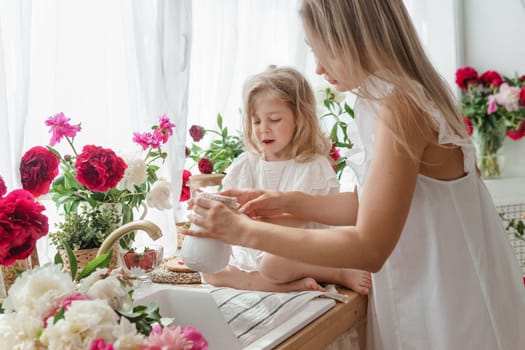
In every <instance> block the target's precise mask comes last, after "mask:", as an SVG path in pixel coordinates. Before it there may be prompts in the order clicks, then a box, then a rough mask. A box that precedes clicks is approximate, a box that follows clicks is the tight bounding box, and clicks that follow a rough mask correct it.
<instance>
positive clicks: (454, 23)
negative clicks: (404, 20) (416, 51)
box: [404, 0, 462, 91]
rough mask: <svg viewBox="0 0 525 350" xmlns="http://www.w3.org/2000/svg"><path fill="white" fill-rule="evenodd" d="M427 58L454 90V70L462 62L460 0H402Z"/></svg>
mask: <svg viewBox="0 0 525 350" xmlns="http://www.w3.org/2000/svg"><path fill="white" fill-rule="evenodd" d="M404 2H405V5H406V7H407V9H408V12H409V13H410V16H411V17H412V21H413V22H414V25H415V27H416V30H417V31H418V34H419V37H420V39H421V41H422V43H423V46H424V48H425V50H426V52H427V54H428V56H429V57H430V60H431V61H432V63H433V64H434V66H435V67H436V69H437V70H438V72H439V73H440V74H441V75H442V76H443V77H444V78H445V80H446V81H447V82H448V84H449V86H450V87H451V89H452V90H453V91H456V90H457V88H456V84H455V81H454V80H455V73H456V69H458V68H459V67H460V65H461V62H462V51H461V24H460V19H461V1H456V0H404Z"/></svg>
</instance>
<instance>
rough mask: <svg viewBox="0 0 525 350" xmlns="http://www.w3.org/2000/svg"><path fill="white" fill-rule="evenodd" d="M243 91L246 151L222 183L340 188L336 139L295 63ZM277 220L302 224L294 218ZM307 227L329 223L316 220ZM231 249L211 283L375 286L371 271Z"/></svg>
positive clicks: (320, 190)
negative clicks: (332, 154) (333, 154)
mask: <svg viewBox="0 0 525 350" xmlns="http://www.w3.org/2000/svg"><path fill="white" fill-rule="evenodd" d="M243 90H244V96H243V97H244V98H243V99H244V103H243V104H244V106H243V107H244V108H243V110H244V125H243V126H244V144H245V150H246V151H245V152H244V153H243V154H242V155H241V156H239V157H238V158H237V159H236V160H235V161H234V162H233V163H232V165H231V166H230V168H229V169H228V171H227V175H226V177H225V178H224V180H223V187H224V189H231V188H239V189H241V188H253V189H266V190H273V191H303V192H308V193H312V194H328V193H336V192H339V182H338V180H337V177H336V174H335V171H334V169H333V167H332V163H331V161H330V158H329V156H328V153H329V150H330V146H331V144H330V142H329V139H328V138H327V137H325V136H324V135H323V133H322V131H321V129H320V127H319V120H318V117H317V114H316V103H315V97H314V94H313V91H312V89H311V87H310V85H309V83H308V81H307V80H306V79H305V78H304V76H303V75H302V74H301V73H299V72H298V71H297V70H295V69H293V68H289V67H279V68H277V67H274V66H270V67H269V68H268V69H267V70H265V71H264V72H262V73H260V74H257V75H255V76H253V77H252V78H251V79H249V80H247V81H246V83H245V85H244V89H243ZM278 220H279V223H282V224H287V225H289V226H297V225H299V224H298V223H295V224H294V221H293V220H292V219H291V218H290V217H280V218H279V219H278ZM274 222H275V221H274ZM303 227H308V228H321V227H323V226H322V225H320V224H317V223H314V222H311V223H308V224H306V225H303ZM297 249H300V246H298V247H297ZM232 255H233V257H232V259H231V260H230V266H229V267H228V268H227V269H226V270H225V271H222V272H220V273H216V274H204V278H205V279H206V281H207V282H209V283H211V284H214V285H220V286H229V287H234V288H238V289H257V290H269V291H286V290H303V289H314V290H323V288H322V287H321V286H320V285H319V284H318V283H317V282H329V283H337V284H339V285H342V286H345V287H347V288H350V289H352V290H354V291H356V292H358V293H360V294H368V291H369V288H370V286H371V277H370V274H369V273H368V272H365V271H361V270H353V269H341V268H330V267H321V266H317V265H311V264H305V263H301V262H296V261H293V260H290V259H285V258H281V257H279V256H276V255H272V254H268V253H265V252H262V251H259V250H255V249H250V248H244V247H240V246H234V247H233V254H232Z"/></svg>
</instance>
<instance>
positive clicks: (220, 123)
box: [217, 113, 222, 130]
mask: <svg viewBox="0 0 525 350" xmlns="http://www.w3.org/2000/svg"><path fill="white" fill-rule="evenodd" d="M217 126H218V127H219V130H222V115H221V114H220V113H218V114H217Z"/></svg>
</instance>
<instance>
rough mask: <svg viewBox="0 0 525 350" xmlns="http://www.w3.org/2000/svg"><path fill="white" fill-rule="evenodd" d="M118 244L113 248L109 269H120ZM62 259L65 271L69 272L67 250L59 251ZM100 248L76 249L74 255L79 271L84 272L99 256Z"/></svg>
mask: <svg viewBox="0 0 525 350" xmlns="http://www.w3.org/2000/svg"><path fill="white" fill-rule="evenodd" d="M118 249H119V248H118V244H115V246H114V247H113V253H112V254H111V260H110V262H109V268H110V269H115V268H117V267H118ZM58 252H59V253H60V257H61V258H62V261H63V263H64V265H63V266H64V270H66V271H69V270H70V266H69V260H68V257H67V252H66V250H65V249H59V250H58ZM97 253H98V248H88V249H74V250H73V254H74V255H75V258H76V259H77V271H79V272H80V271H82V269H83V268H84V267H86V265H87V264H88V263H89V262H90V261H91V260H93V259H95V257H96V256H97Z"/></svg>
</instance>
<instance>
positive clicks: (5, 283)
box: [0, 249, 38, 296]
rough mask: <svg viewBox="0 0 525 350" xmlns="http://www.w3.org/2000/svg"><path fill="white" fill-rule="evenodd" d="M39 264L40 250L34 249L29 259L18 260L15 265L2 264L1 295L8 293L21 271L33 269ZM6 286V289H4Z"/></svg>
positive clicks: (0, 267) (0, 268)
mask: <svg viewBox="0 0 525 350" xmlns="http://www.w3.org/2000/svg"><path fill="white" fill-rule="evenodd" d="M35 266H38V252H37V251H36V249H34V250H33V252H32V253H31V255H30V256H29V257H28V258H27V259H22V260H17V261H16V262H15V263H14V264H13V265H9V266H0V271H1V272H2V273H1V275H0V279H1V280H0V296H2V295H6V293H7V292H8V291H9V288H10V287H11V285H12V284H13V282H14V281H15V280H16V278H17V277H18V274H19V272H21V271H26V270H31V269H32V268H33V267H35ZM4 288H5V289H4Z"/></svg>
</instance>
